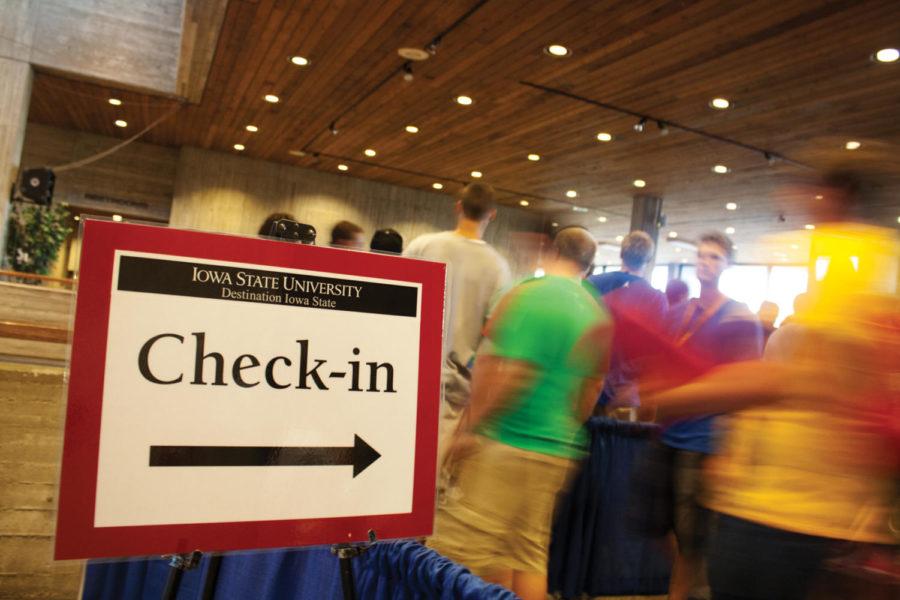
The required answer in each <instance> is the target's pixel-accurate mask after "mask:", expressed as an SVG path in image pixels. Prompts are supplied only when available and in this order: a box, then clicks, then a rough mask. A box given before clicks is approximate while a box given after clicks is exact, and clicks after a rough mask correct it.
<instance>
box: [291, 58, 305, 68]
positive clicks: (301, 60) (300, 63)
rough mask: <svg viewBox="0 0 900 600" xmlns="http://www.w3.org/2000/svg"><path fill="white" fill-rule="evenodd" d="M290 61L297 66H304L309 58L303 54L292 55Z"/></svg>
mask: <svg viewBox="0 0 900 600" xmlns="http://www.w3.org/2000/svg"><path fill="white" fill-rule="evenodd" d="M291 62H292V63H294V64H295V65H297V66H298V67H305V66H307V65H308V64H309V59H308V58H305V57H303V56H292V57H291Z"/></svg>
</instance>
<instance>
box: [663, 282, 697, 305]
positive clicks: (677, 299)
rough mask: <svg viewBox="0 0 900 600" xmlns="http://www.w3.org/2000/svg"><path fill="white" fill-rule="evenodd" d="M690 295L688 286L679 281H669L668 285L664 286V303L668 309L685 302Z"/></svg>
mask: <svg viewBox="0 0 900 600" xmlns="http://www.w3.org/2000/svg"><path fill="white" fill-rule="evenodd" d="M690 293H691V292H690V289H689V288H688V284H686V283H685V282H683V281H682V280H680V279H670V280H669V283H667V284H666V301H667V302H668V303H669V306H670V307H672V306H678V305H679V304H681V303H682V302H687V299H688V296H689V295H690Z"/></svg>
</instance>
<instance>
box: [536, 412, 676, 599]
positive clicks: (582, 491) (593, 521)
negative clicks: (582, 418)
mask: <svg viewBox="0 0 900 600" xmlns="http://www.w3.org/2000/svg"><path fill="white" fill-rule="evenodd" d="M587 427H588V429H589V431H590V437H591V448H590V455H589V456H588V458H587V459H586V460H585V461H584V462H583V464H582V468H581V471H580V473H579V474H578V476H577V477H576V479H575V481H574V482H573V484H572V487H571V488H570V490H569V491H568V493H567V494H566V495H565V496H563V497H562V498H561V499H560V502H559V505H558V506H557V513H556V515H557V516H556V522H555V523H554V526H553V540H552V542H551V546H550V565H549V573H548V579H549V588H550V591H551V592H559V593H560V594H561V595H562V596H563V597H564V598H573V597H576V596H579V595H580V594H583V593H584V594H587V595H589V596H601V595H603V596H605V595H609V596H619V595H628V596H631V595H636V596H637V595H654V594H665V593H666V592H667V591H668V587H669V572H670V570H671V563H670V561H669V559H668V558H667V556H666V554H665V552H664V549H663V548H662V546H661V541H660V540H649V539H646V538H643V537H641V536H639V535H637V534H636V533H634V532H633V531H632V530H631V529H630V528H629V524H628V519H627V518H626V513H627V512H628V503H629V493H630V482H631V474H632V471H633V468H634V464H635V460H636V459H637V458H638V456H639V455H640V453H641V452H642V451H643V449H644V448H645V447H646V445H647V442H648V441H649V440H650V439H651V438H652V437H653V436H654V435H655V434H656V432H657V427H656V426H655V425H649V424H644V423H626V422H623V421H616V420H613V419H606V418H602V417H595V418H593V419H591V420H590V421H589V422H588V424H587Z"/></svg>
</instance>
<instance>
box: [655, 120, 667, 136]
mask: <svg viewBox="0 0 900 600" xmlns="http://www.w3.org/2000/svg"><path fill="white" fill-rule="evenodd" d="M656 126H657V127H658V128H659V135H669V126H668V124H666V122H665V121H657V122H656Z"/></svg>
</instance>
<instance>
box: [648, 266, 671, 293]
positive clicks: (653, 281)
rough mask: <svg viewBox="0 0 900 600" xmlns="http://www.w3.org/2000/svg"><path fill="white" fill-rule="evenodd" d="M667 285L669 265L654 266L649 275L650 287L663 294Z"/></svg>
mask: <svg viewBox="0 0 900 600" xmlns="http://www.w3.org/2000/svg"><path fill="white" fill-rule="evenodd" d="M667 283H669V265H656V266H655V267H653V272H652V273H650V285H652V286H653V287H655V288H656V289H658V290H659V291H661V292H665V291H666V284H667Z"/></svg>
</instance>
